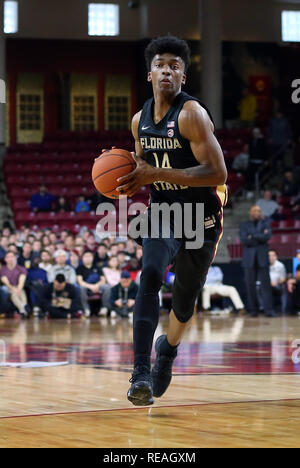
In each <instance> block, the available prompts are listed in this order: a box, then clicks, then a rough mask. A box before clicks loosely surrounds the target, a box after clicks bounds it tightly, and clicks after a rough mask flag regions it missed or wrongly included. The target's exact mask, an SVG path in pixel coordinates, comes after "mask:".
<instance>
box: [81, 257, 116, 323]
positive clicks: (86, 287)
mask: <svg viewBox="0 0 300 468" xmlns="http://www.w3.org/2000/svg"><path fill="white" fill-rule="evenodd" d="M76 273H77V282H78V284H79V286H80V292H81V301H82V304H83V308H84V313H85V315H86V316H87V317H89V316H90V312H91V310H90V306H89V303H88V296H89V295H93V294H98V293H99V292H101V295H102V297H101V299H102V307H101V309H100V314H99V315H107V313H108V311H109V309H110V291H111V287H110V286H109V284H106V280H105V277H104V276H103V272H102V270H101V268H99V267H97V266H95V265H94V255H93V253H92V252H89V251H87V252H85V253H84V255H83V257H82V265H81V266H79V267H78V268H77V270H76Z"/></svg>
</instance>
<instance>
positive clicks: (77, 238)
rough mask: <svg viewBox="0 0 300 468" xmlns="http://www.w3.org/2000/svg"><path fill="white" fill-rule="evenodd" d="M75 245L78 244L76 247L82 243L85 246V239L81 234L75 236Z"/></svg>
mask: <svg viewBox="0 0 300 468" xmlns="http://www.w3.org/2000/svg"><path fill="white" fill-rule="evenodd" d="M75 245H76V248H77V247H78V245H81V246H82V247H84V240H83V239H82V237H81V236H76V237H75Z"/></svg>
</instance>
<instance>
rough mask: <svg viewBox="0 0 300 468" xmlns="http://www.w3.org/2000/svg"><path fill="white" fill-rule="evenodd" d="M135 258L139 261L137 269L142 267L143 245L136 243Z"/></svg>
mask: <svg viewBox="0 0 300 468" xmlns="http://www.w3.org/2000/svg"><path fill="white" fill-rule="evenodd" d="M135 253H136V258H137V259H138V261H139V269H140V270H141V269H142V264H143V247H142V246H141V245H137V247H136V252H135Z"/></svg>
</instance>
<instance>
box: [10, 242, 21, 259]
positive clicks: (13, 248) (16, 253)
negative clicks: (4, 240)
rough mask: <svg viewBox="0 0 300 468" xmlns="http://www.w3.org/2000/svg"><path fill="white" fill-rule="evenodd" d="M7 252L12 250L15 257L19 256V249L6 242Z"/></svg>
mask: <svg viewBox="0 0 300 468" xmlns="http://www.w3.org/2000/svg"><path fill="white" fill-rule="evenodd" d="M7 252H13V253H14V254H15V255H16V256H17V257H18V256H19V253H20V252H19V249H18V247H17V246H16V245H15V244H8V247H7Z"/></svg>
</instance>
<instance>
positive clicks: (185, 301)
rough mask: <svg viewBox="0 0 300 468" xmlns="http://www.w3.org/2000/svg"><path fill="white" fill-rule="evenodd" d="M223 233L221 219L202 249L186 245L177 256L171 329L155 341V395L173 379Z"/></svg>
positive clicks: (206, 235) (153, 374)
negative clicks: (200, 293)
mask: <svg viewBox="0 0 300 468" xmlns="http://www.w3.org/2000/svg"><path fill="white" fill-rule="evenodd" d="M221 234H222V228H221V223H217V226H216V227H215V228H214V229H212V230H210V232H208V233H205V241H204V245H203V247H202V248H201V249H198V250H193V249H189V250H186V249H185V248H184V245H183V246H182V247H181V249H180V250H179V252H178V255H177V256H176V260H175V281H174V287H173V299H172V311H171V313H170V320H169V326H168V333H167V335H166V336H165V335H162V336H161V337H159V338H158V339H157V341H156V343H155V350H156V352H157V356H156V361H155V364H154V367H153V369H152V379H153V395H154V396H157V397H159V396H162V395H163V394H164V393H165V391H166V390H167V388H168V386H169V384H170V382H171V379H172V364H173V361H174V359H175V358H176V356H177V348H178V346H179V344H180V341H181V339H182V336H183V334H184V332H185V330H186V329H187V328H188V326H189V324H190V321H191V318H192V316H193V313H194V305H195V301H196V298H197V297H198V295H199V292H200V290H202V288H203V286H204V283H205V280H206V275H207V272H208V269H209V267H210V265H211V263H212V261H213V259H214V256H215V253H216V249H217V246H218V243H219V240H220V238H221Z"/></svg>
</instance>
